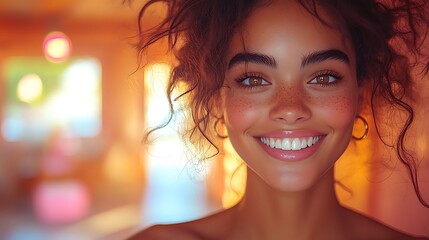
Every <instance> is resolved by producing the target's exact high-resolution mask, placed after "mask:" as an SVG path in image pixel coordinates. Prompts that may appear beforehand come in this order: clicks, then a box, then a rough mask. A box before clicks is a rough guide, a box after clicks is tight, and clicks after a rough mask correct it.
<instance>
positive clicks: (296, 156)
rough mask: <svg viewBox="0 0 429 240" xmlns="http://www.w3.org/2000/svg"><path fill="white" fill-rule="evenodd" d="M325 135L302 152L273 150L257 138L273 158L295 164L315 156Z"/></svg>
mask: <svg viewBox="0 0 429 240" xmlns="http://www.w3.org/2000/svg"><path fill="white" fill-rule="evenodd" d="M324 138H325V135H321V136H320V139H319V141H318V142H317V143H315V144H314V145H312V146H310V147H306V148H303V149H300V150H283V149H278V148H272V147H270V146H267V145H266V144H264V143H263V142H262V141H261V138H257V141H258V143H259V144H260V145H261V147H262V149H263V150H264V151H265V152H266V153H268V155H270V156H271V157H273V158H275V159H277V160H280V161H285V162H294V161H301V160H304V159H307V158H309V157H311V156H312V155H313V154H315V153H316V152H317V150H318V149H319V147H320V145H321V143H322V142H323V140H324Z"/></svg>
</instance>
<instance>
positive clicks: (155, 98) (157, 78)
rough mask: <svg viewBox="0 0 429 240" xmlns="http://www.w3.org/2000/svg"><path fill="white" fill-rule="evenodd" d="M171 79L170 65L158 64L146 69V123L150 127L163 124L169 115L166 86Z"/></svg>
mask: <svg viewBox="0 0 429 240" xmlns="http://www.w3.org/2000/svg"><path fill="white" fill-rule="evenodd" d="M169 77H170V65H168V64H164V63H157V64H153V65H150V66H149V67H147V68H146V69H145V72H144V79H145V87H146V93H147V94H148V97H147V99H150V101H148V103H149V104H148V106H147V113H146V123H147V124H148V125H150V126H154V125H157V124H159V123H161V122H163V119H164V118H165V117H166V116H167V115H168V112H169V104H168V100H167V97H166V96H165V94H164V93H165V91H164V89H165V86H166V83H167V80H168V79H169Z"/></svg>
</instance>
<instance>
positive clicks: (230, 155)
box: [222, 140, 246, 209]
mask: <svg viewBox="0 0 429 240" xmlns="http://www.w3.org/2000/svg"><path fill="white" fill-rule="evenodd" d="M224 144H225V145H224V146H225V153H226V154H225V158H224V159H223V168H224V172H225V179H224V184H225V190H224V192H223V194H222V207H223V208H225V209H226V208H230V207H232V206H234V205H235V204H237V202H238V201H239V200H240V199H241V198H242V197H243V194H244V191H245V187H246V168H245V167H244V165H243V164H244V163H243V161H242V160H241V159H240V157H239V156H238V154H237V153H236V152H235V150H234V149H233V147H232V145H231V142H229V141H228V140H226V141H225V142H224Z"/></svg>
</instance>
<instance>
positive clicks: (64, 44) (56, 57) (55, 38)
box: [43, 32, 72, 62]
mask: <svg viewBox="0 0 429 240" xmlns="http://www.w3.org/2000/svg"><path fill="white" fill-rule="evenodd" d="M71 49H72V44H71V41H70V39H69V38H68V37H67V35H65V34H64V33H62V32H51V33H49V34H48V35H46V37H45V40H44V41H43V52H44V54H45V57H46V59H48V60H49V61H51V62H62V61H64V60H66V59H67V58H68V57H69V56H70V53H71Z"/></svg>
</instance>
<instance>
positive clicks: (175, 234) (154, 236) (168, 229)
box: [128, 224, 200, 240]
mask: <svg viewBox="0 0 429 240" xmlns="http://www.w3.org/2000/svg"><path fill="white" fill-rule="evenodd" d="M146 239H147V240H170V239H177V240H197V239H200V238H198V236H196V235H195V234H193V233H192V232H190V231H189V230H187V229H185V228H183V227H181V225H180V224H171V225H154V226H151V227H149V228H146V229H144V230H143V231H141V232H138V233H137V234H135V235H133V236H131V237H130V238H128V240H146Z"/></svg>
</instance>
